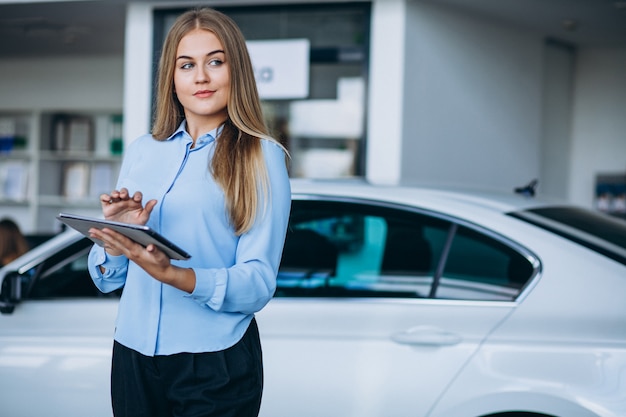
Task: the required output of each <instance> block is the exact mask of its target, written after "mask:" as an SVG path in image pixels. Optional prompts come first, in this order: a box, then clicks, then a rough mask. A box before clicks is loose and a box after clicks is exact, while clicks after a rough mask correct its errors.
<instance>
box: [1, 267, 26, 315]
mask: <svg viewBox="0 0 626 417" xmlns="http://www.w3.org/2000/svg"><path fill="white" fill-rule="evenodd" d="M21 299H22V279H21V277H20V275H19V274H18V273H17V272H13V273H11V274H9V275H7V276H5V277H4V280H3V281H2V290H1V291H0V313H2V314H11V313H13V310H15V306H16V305H17V303H19V302H20V300H21Z"/></svg>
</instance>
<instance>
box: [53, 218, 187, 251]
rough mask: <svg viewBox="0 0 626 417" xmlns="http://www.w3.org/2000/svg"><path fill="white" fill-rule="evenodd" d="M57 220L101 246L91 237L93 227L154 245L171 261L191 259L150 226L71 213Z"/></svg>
mask: <svg viewBox="0 0 626 417" xmlns="http://www.w3.org/2000/svg"><path fill="white" fill-rule="evenodd" d="M57 219H59V220H60V221H61V222H63V223H65V224H66V225H68V226H70V227H71V228H73V229H76V230H78V231H79V232H80V233H82V234H83V235H85V236H87V237H88V238H89V239H91V240H93V241H94V242H95V243H96V244H97V245H99V246H104V243H103V242H102V241H101V240H98V239H93V238H92V237H90V236H89V229H91V228H92V227H93V228H96V229H104V228H105V227H106V228H108V229H111V230H115V231H116V232H119V233H121V234H123V235H124V236H126V237H127V238H129V239H132V240H134V241H135V242H137V243H139V244H141V245H143V246H144V247H145V246H148V245H149V244H153V245H155V246H156V247H157V248H159V249H161V250H162V251H163V252H165V254H167V256H169V257H170V258H171V259H178V260H183V259H189V258H191V255H189V254H188V253H187V252H185V251H184V250H183V249H181V248H180V247H178V246H176V245H175V244H174V243H172V242H170V241H169V240H168V239H166V238H165V237H163V236H161V235H160V234H159V233H157V232H155V231H154V230H152V229H151V228H150V227H148V226H144V225H140V224H128V223H120V222H114V221H110V220H104V219H97V218H94V217H86V216H81V215H78V214H69V213H59V215H58V216H57Z"/></svg>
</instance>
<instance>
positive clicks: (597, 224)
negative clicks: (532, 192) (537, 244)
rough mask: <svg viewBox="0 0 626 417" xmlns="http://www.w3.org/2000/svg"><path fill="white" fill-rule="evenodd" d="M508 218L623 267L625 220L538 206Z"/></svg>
mask: <svg viewBox="0 0 626 417" xmlns="http://www.w3.org/2000/svg"><path fill="white" fill-rule="evenodd" d="M509 215H510V216H513V217H516V218H518V219H521V220H524V221H527V222H529V223H532V224H534V225H536V226H538V227H541V228H543V229H546V230H549V231H551V232H553V233H556V234H558V235H559V236H562V237H564V238H567V239H569V240H571V241H573V242H576V243H578V244H581V245H583V246H585V247H587V248H589V249H592V250H594V251H596V252H598V253H601V254H603V255H605V256H607V257H609V258H611V259H614V260H616V261H618V262H620V263H622V264H624V265H626V221H624V220H622V219H618V218H616V217H611V216H609V215H606V214H603V213H599V212H595V211H592V210H587V209H583V208H578V207H542V208H535V209H529V210H524V211H519V212H514V213H509Z"/></svg>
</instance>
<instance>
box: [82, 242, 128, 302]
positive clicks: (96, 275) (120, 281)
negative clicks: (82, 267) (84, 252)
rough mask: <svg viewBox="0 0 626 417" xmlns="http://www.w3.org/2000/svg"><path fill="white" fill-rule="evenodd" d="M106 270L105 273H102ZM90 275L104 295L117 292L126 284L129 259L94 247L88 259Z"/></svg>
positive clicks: (99, 247) (96, 246)
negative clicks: (102, 269) (101, 269)
mask: <svg viewBox="0 0 626 417" xmlns="http://www.w3.org/2000/svg"><path fill="white" fill-rule="evenodd" d="M100 267H102V268H104V272H102V271H100ZM88 268H89V275H90V276H91V279H92V280H93V282H94V284H95V285H96V287H98V289H99V290H100V291H102V292H104V293H108V292H111V291H115V290H116V289H118V288H120V287H122V286H123V285H124V283H125V282H126V272H127V270H128V258H126V257H125V256H124V255H120V256H112V255H109V254H108V253H106V251H105V250H104V248H103V247H101V246H98V245H94V246H93V247H92V248H91V251H90V252H89V258H88Z"/></svg>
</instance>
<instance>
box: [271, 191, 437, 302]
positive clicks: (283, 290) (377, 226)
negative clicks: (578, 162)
mask: <svg viewBox="0 0 626 417" xmlns="http://www.w3.org/2000/svg"><path fill="white" fill-rule="evenodd" d="M447 229H448V224H447V222H445V221H442V220H439V219H435V218H430V217H428V216H424V215H421V214H417V213H410V212H405V211H403V210H397V209H391V208H385V207H377V206H371V205H361V204H356V203H346V202H321V201H297V200H296V201H294V202H293V206H292V216H291V222H290V226H289V229H288V232H287V239H286V242H285V250H284V252H283V259H282V263H281V268H280V271H279V275H278V290H277V294H276V295H277V296H279V297H280V296H291V297H295V296H305V297H405V298H416V297H428V295H429V292H430V287H431V285H432V282H433V275H434V273H435V271H436V266H437V263H438V260H439V258H440V256H441V252H442V249H443V244H444V242H445V236H446V231H447Z"/></svg>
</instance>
